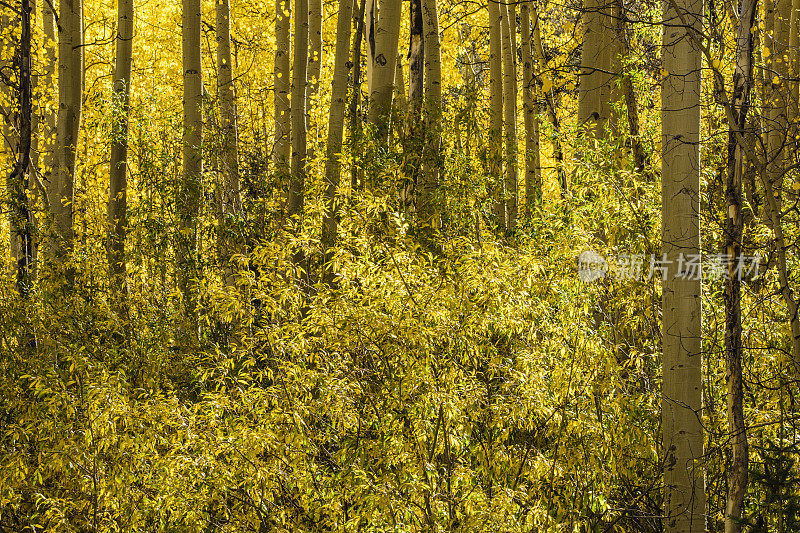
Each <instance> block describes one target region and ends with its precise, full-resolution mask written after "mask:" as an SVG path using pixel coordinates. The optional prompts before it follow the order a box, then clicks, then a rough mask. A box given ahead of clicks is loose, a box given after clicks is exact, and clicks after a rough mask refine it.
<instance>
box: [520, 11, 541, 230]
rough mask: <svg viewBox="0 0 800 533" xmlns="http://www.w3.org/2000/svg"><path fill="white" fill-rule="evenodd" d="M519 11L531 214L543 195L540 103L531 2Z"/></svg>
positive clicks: (527, 193) (527, 197)
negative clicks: (534, 55) (535, 72)
mask: <svg viewBox="0 0 800 533" xmlns="http://www.w3.org/2000/svg"><path fill="white" fill-rule="evenodd" d="M519 13H520V25H521V26H522V36H521V37H522V112H523V117H524V120H525V213H526V215H527V216H528V217H531V216H532V215H533V212H534V209H536V208H537V207H538V206H539V205H540V203H541V199H542V167H541V162H540V156H539V105H538V100H537V97H536V77H535V76H534V64H533V53H532V48H531V41H532V36H531V16H530V2H523V3H522V4H520V7H519Z"/></svg>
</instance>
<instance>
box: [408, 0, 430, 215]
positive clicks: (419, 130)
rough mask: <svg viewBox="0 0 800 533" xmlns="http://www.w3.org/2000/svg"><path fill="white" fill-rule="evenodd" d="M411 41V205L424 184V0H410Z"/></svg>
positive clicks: (409, 153)
mask: <svg viewBox="0 0 800 533" xmlns="http://www.w3.org/2000/svg"><path fill="white" fill-rule="evenodd" d="M409 4H410V9H409V22H410V29H409V34H410V35H409V43H408V115H407V116H406V120H407V127H406V131H407V137H406V143H405V147H404V148H405V153H406V175H407V176H409V184H408V186H407V187H406V189H405V199H406V201H405V205H406V207H409V206H410V205H411V202H412V198H411V196H412V194H415V193H416V191H417V187H421V185H422V183H421V179H420V171H421V168H422V150H423V146H424V128H423V123H422V104H423V94H424V83H425V31H424V25H423V22H422V0H411V1H410V2H409Z"/></svg>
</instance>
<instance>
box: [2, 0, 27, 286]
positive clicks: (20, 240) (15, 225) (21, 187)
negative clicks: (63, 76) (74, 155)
mask: <svg viewBox="0 0 800 533" xmlns="http://www.w3.org/2000/svg"><path fill="white" fill-rule="evenodd" d="M20 23H21V34H20V43H19V50H18V53H17V55H16V56H15V61H14V63H15V65H14V67H15V70H17V72H18V73H19V76H18V81H17V82H18V84H19V86H18V88H17V89H18V91H17V92H18V98H17V103H18V105H19V113H18V118H19V120H18V132H19V142H18V145H17V158H16V161H15V162H14V165H13V167H12V170H11V174H10V175H9V177H8V189H9V196H10V203H11V227H10V231H11V238H12V239H13V240H14V241H15V243H14V247H13V248H14V249H15V250H16V252H17V256H16V278H17V291H18V292H19V295H20V297H21V298H23V299H27V298H28V297H29V295H30V290H31V284H32V282H33V279H32V278H33V276H32V269H33V231H32V227H33V221H32V218H31V211H30V205H29V203H28V180H27V178H26V174H25V172H26V171H27V170H28V167H29V166H30V162H31V120H32V115H33V107H32V103H31V100H32V98H31V59H32V58H31V5H30V2H29V0H21V2H20Z"/></svg>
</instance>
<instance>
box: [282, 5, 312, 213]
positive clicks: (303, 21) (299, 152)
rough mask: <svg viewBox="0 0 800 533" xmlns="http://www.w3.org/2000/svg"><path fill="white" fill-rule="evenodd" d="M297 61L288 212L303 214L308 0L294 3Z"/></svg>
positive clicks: (295, 66)
mask: <svg viewBox="0 0 800 533" xmlns="http://www.w3.org/2000/svg"><path fill="white" fill-rule="evenodd" d="M294 13H295V14H294V60H293V65H292V175H291V179H290V181H289V200H288V202H287V210H286V214H287V215H288V216H289V217H293V216H295V215H300V214H301V213H302V212H303V205H304V203H305V178H306V168H305V167H306V156H307V145H306V133H307V130H306V124H307V123H306V106H307V104H308V102H307V99H306V94H307V92H306V90H307V86H308V78H307V74H308V69H307V67H308V0H295V4H294Z"/></svg>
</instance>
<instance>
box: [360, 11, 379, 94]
mask: <svg viewBox="0 0 800 533" xmlns="http://www.w3.org/2000/svg"><path fill="white" fill-rule="evenodd" d="M366 10H367V11H366V13H364V15H363V17H364V26H365V29H364V31H365V32H366V36H367V96H368V98H372V77H373V73H374V67H375V22H376V21H377V18H378V0H367V3H366ZM368 103H369V102H368Z"/></svg>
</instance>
